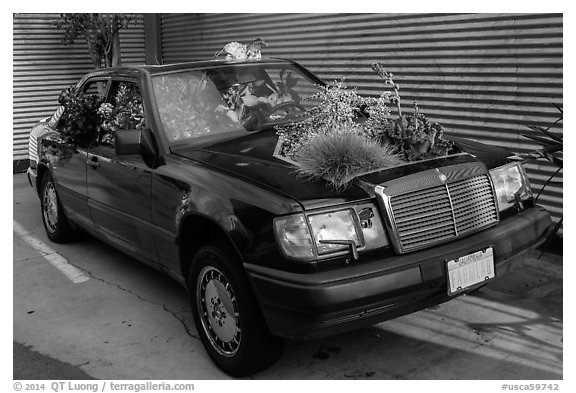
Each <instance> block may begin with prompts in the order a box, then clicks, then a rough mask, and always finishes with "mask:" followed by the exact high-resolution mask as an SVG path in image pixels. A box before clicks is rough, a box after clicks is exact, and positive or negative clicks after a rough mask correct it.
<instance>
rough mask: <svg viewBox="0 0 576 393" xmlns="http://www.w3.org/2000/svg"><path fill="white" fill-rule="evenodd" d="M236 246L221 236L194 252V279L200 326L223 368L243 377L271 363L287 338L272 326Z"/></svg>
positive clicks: (196, 316)
mask: <svg viewBox="0 0 576 393" xmlns="http://www.w3.org/2000/svg"><path fill="white" fill-rule="evenodd" d="M238 263H239V261H238V260H237V258H236V255H235V253H234V252H233V250H231V249H230V247H228V245H227V244H226V243H223V242H218V243H213V244H211V245H208V246H205V247H203V248H202V249H201V250H200V251H198V253H197V254H196V256H195V257H194V261H193V266H192V269H191V272H190V277H189V284H190V290H191V293H192V310H193V314H194V321H195V323H196V329H197V330H198V333H199V335H200V338H201V340H202V343H203V344H204V347H205V348H206V350H207V351H208V354H209V355H210V357H211V358H212V360H213V361H214V363H216V365H217V366H218V367H219V368H220V369H222V370H223V371H224V372H226V373H228V374H230V375H232V376H235V377H242V376H246V375H249V374H252V373H255V372H257V371H259V370H262V369H264V368H267V367H269V366H271V365H272V364H273V363H274V362H275V361H276V360H277V359H278V357H279V356H280V353H281V351H282V344H283V340H282V339H280V338H277V337H274V336H272V335H271V334H270V332H269V331H268V328H267V326H266V324H265V322H264V319H263V317H262V315H261V313H260V310H259V309H258V306H257V304H256V300H255V299H254V296H253V295H252V293H251V291H250V287H249V285H248V282H247V280H246V278H245V276H244V272H243V271H242V270H240V268H239V265H238Z"/></svg>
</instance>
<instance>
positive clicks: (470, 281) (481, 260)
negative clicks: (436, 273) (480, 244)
mask: <svg viewBox="0 0 576 393" xmlns="http://www.w3.org/2000/svg"><path fill="white" fill-rule="evenodd" d="M446 268H447V271H448V295H455V294H457V293H460V292H462V291H465V290H466V289H469V288H471V287H473V286H475V285H476V284H480V283H483V282H485V281H488V280H490V279H493V278H494V277H496V274H495V272H494V249H493V248H492V247H488V248H487V249H485V250H480V251H477V252H475V253H472V254H468V255H465V256H463V257H460V258H458V259H453V260H451V261H447V262H446Z"/></svg>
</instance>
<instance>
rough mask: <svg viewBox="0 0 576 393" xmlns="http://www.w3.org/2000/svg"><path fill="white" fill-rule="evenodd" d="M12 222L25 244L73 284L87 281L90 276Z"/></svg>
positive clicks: (15, 222)
mask: <svg viewBox="0 0 576 393" xmlns="http://www.w3.org/2000/svg"><path fill="white" fill-rule="evenodd" d="M13 224H14V233H16V234H17V235H18V236H19V237H20V238H21V239H22V240H24V242H26V244H28V245H29V246H30V247H32V248H33V249H34V250H36V251H38V252H39V253H40V254H41V255H42V256H43V257H44V259H46V260H47V261H48V262H50V263H51V264H52V266H54V267H55V268H56V269H58V270H60V271H61V272H62V274H64V275H65V276H66V277H68V279H70V281H72V282H73V283H74V284H78V283H81V282H84V281H88V280H89V279H90V277H88V276H87V275H86V274H84V273H83V272H82V270H80V269H78V268H77V267H75V266H72V265H71V264H70V263H68V260H67V259H66V258H64V257H63V256H62V255H60V254H58V253H57V252H56V251H55V250H54V249H53V248H51V247H50V246H49V245H47V244H46V243H44V242H43V241H42V240H40V239H38V238H37V237H35V236H33V235H32V234H31V233H30V232H28V230H26V228H24V227H23V226H22V225H20V223H18V222H17V221H14V222H13Z"/></svg>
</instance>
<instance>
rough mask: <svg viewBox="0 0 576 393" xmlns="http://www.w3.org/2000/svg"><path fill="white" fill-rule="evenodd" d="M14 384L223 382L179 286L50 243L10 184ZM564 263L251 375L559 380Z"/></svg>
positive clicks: (294, 343) (543, 261) (548, 261)
mask: <svg viewBox="0 0 576 393" xmlns="http://www.w3.org/2000/svg"><path fill="white" fill-rule="evenodd" d="M13 220H14V222H13V227H14V236H13V256H14V264H13V341H14V349H13V373H14V375H13V377H14V379H89V378H94V379H107V380H109V379H112V380H125V379H129V380H140V379H161V380H182V379H186V380H197V379H203V380H220V379H229V378H230V377H228V376H227V375H225V374H223V373H222V372H220V371H219V370H218V369H217V368H216V367H215V366H214V365H213V364H212V363H211V361H210V359H209V358H208V355H207V354H206V352H205V351H204V349H203V347H202V345H201V343H200V341H199V340H198V336H197V333H196V331H195V327H194V324H193V321H192V317H191V313H190V305H189V304H188V297H187V294H186V292H185V291H184V290H183V289H182V288H181V287H179V286H178V285H177V284H176V283H175V282H174V281H173V280H171V279H170V278H168V277H166V276H164V275H162V274H161V273H159V272H157V271H155V270H153V269H151V268H149V267H147V266H145V265H143V264H141V263H139V262H137V261H136V260H134V259H132V258H130V257H127V256H125V255H124V254H122V253H120V252H118V251H116V250H115V249H113V248H111V247H109V246H107V245H106V244H104V243H102V242H100V241H98V240H95V239H93V238H91V237H89V236H84V237H83V238H81V239H80V240H79V241H78V242H76V243H73V244H66V245H59V244H54V243H51V242H50V241H49V240H48V239H47V237H46V235H45V234H44V229H43V226H42V221H41V218H40V207H39V199H38V197H37V196H36V194H35V192H34V190H33V189H32V188H31V187H30V186H29V184H28V183H27V180H26V176H25V175H24V174H16V175H14V176H13ZM562 263H563V258H562V256H561V255H555V254H552V253H548V252H545V253H544V254H543V255H542V256H540V253H539V252H534V253H531V254H530V255H529V257H528V258H527V260H526V261H525V262H524V263H523V264H522V265H521V266H519V268H518V269H517V270H516V271H515V272H514V273H512V274H509V275H507V276H504V277H501V278H499V279H498V280H497V281H494V282H492V283H490V284H488V285H486V286H485V287H484V288H482V289H481V290H479V291H477V292H476V293H474V294H473V295H466V296H462V297H459V298H456V299H454V300H452V301H450V302H448V303H445V304H443V305H440V306H437V307H433V308H430V309H426V310H423V311H420V312H418V313H415V314H411V315H407V316H404V317H401V318H398V319H395V320H392V321H388V322H384V323H380V324H378V325H374V326H371V327H368V328H365V329H362V330H359V331H355V332H351V333H347V334H343V335H339V336H336V337H331V338H326V339H321V340H314V341H298V340H290V341H288V342H287V345H286V348H285V351H284V354H283V356H282V357H281V359H280V360H279V361H278V363H277V364H276V365H274V366H273V367H272V368H270V369H268V370H265V371H262V372H260V373H258V374H255V375H253V376H251V377H250V378H252V379H297V380H304V379H372V380H391V379H410V380H421V379H426V380H432V379H434V380H438V379H441V380H450V379H463V380H480V379H481V380H559V379H562V378H563V346H564V344H563V296H562V295H563V265H562Z"/></svg>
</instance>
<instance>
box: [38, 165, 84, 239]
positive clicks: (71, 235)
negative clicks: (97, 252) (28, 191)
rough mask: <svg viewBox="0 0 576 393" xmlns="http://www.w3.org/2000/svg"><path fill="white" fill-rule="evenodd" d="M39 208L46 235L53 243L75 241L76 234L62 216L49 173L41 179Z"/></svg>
mask: <svg viewBox="0 0 576 393" xmlns="http://www.w3.org/2000/svg"><path fill="white" fill-rule="evenodd" d="M40 208H41V213H42V214H41V215H42V222H43V223H44V229H45V230H46V235H47V236H48V238H49V239H50V240H52V241H53V242H55V243H67V242H70V241H73V240H75V239H76V236H77V232H76V231H75V230H74V228H72V226H71V225H70V222H69V221H68V218H66V215H65V214H64V210H63V209H62V204H61V202H60V198H58V194H57V192H56V183H55V182H54V179H53V178H52V176H51V175H50V174H49V173H46V174H45V175H44V176H43V177H42V183H41V186H40Z"/></svg>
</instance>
